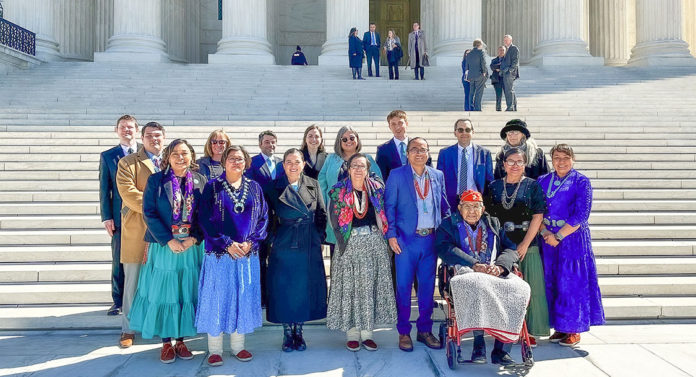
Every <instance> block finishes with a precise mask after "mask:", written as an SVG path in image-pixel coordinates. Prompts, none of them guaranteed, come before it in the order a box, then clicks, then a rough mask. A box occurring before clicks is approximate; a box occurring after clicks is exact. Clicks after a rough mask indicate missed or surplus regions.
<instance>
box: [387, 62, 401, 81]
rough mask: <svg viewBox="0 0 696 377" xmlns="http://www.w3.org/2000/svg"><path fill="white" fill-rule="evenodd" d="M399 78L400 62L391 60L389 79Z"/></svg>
mask: <svg viewBox="0 0 696 377" xmlns="http://www.w3.org/2000/svg"><path fill="white" fill-rule="evenodd" d="M393 79H397V80H398V79H399V62H389V80H393Z"/></svg>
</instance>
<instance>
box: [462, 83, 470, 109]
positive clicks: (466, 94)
mask: <svg viewBox="0 0 696 377" xmlns="http://www.w3.org/2000/svg"><path fill="white" fill-rule="evenodd" d="M462 86H464V111H471V101H470V100H469V92H470V91H471V84H469V82H468V81H466V80H464V79H462Z"/></svg>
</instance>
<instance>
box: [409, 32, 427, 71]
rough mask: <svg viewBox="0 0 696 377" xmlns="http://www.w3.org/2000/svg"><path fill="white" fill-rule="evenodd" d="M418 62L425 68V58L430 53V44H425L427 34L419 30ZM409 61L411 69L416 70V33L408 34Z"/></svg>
mask: <svg viewBox="0 0 696 377" xmlns="http://www.w3.org/2000/svg"><path fill="white" fill-rule="evenodd" d="M418 33H419V37H418V61H419V62H421V67H422V66H423V64H422V63H423V56H424V55H425V54H427V52H428V44H427V43H426V42H425V32H424V31H423V30H418ZM408 61H409V65H410V66H411V68H416V32H415V31H412V32H410V33H409V34H408Z"/></svg>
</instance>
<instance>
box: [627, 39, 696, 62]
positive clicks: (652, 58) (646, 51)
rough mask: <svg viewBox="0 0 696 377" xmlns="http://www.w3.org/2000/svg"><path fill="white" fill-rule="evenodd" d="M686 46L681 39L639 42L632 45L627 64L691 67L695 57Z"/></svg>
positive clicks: (695, 60)
mask: <svg viewBox="0 0 696 377" xmlns="http://www.w3.org/2000/svg"><path fill="white" fill-rule="evenodd" d="M688 46H689V45H688V44H686V42H684V41H681V40H666V41H654V42H646V43H639V44H637V45H636V46H635V47H633V50H632V51H631V59H629V61H628V65H630V66H634V67H646V66H669V67H693V66H694V65H696V59H694V57H693V56H692V55H691V53H690V52H689V48H688Z"/></svg>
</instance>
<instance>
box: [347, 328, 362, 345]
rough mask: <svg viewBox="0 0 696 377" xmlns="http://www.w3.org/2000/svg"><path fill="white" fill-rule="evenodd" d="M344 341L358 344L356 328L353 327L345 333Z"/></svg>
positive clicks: (358, 332)
mask: <svg viewBox="0 0 696 377" xmlns="http://www.w3.org/2000/svg"><path fill="white" fill-rule="evenodd" d="M346 339H347V340H348V341H349V342H350V341H356V342H360V330H358V328H357V327H353V328H351V329H349V330H348V331H346Z"/></svg>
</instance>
